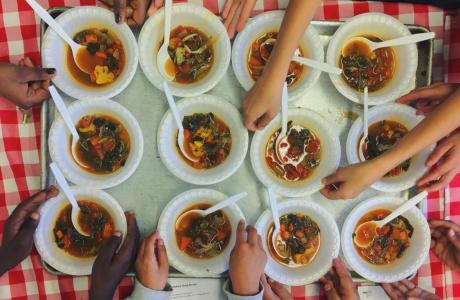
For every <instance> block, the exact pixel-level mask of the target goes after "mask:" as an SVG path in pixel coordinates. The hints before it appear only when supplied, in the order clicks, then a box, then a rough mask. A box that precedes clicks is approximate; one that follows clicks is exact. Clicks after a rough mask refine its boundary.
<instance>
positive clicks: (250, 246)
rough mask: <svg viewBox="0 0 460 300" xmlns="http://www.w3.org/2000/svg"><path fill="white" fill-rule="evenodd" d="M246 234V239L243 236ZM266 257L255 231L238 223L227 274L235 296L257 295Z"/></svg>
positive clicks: (242, 223) (242, 222)
mask: <svg viewBox="0 0 460 300" xmlns="http://www.w3.org/2000/svg"><path fill="white" fill-rule="evenodd" d="M245 233H246V234H247V237H246V236H245ZM266 263H267V255H266V254H265V251H264V249H263V247H262V239H261V237H260V235H259V234H258V233H257V230H256V229H255V228H254V227H252V226H250V225H248V226H247V227H246V229H245V224H244V221H243V220H241V221H240V222H239V223H238V228H237V230H236V243H235V247H234V248H233V250H232V252H231V254H230V263H229V273H230V281H231V283H232V291H233V293H234V294H236V295H240V296H250V295H256V294H257V293H259V283H260V278H261V276H262V275H263V274H264V268H265V264H266Z"/></svg>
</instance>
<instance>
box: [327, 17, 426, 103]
mask: <svg viewBox="0 0 460 300" xmlns="http://www.w3.org/2000/svg"><path fill="white" fill-rule="evenodd" d="M368 34H371V35H375V36H377V37H379V38H381V39H382V40H389V39H393V38H397V37H401V36H406V35H410V34H411V33H410V31H409V30H408V29H407V27H406V26H405V25H404V24H402V23H401V22H400V21H399V20H397V19H395V18H393V17H391V16H389V15H386V14H381V13H366V14H361V15H358V16H355V17H353V18H350V19H349V20H348V21H347V22H346V23H345V24H343V25H342V26H340V28H339V29H338V30H337V31H336V32H335V34H334V35H333V36H332V39H331V41H330V43H329V46H328V48H327V55H326V61H327V63H328V64H331V65H335V66H338V67H340V62H339V59H340V52H341V50H342V48H343V46H344V45H345V44H346V42H347V41H348V40H349V39H350V38H352V37H355V36H361V35H368ZM393 51H394V53H395V56H396V69H395V72H394V75H393V78H392V79H391V80H390V81H389V82H387V83H386V84H385V86H384V87H383V88H381V89H379V90H377V91H374V92H370V93H369V104H370V105H377V104H382V103H386V102H390V101H394V100H395V99H397V98H399V97H400V96H402V95H404V94H406V93H407V92H409V91H410V90H412V88H413V86H414V84H415V72H416V71H417V65H418V52H417V46H416V45H415V44H411V45H405V46H399V47H393ZM329 77H330V78H331V80H332V83H333V84H334V86H335V87H336V89H337V90H338V91H339V92H340V93H341V94H342V95H343V96H345V97H346V98H348V99H350V100H351V101H353V102H356V103H361V98H362V96H361V95H362V93H360V92H358V91H356V90H355V89H353V88H352V87H350V86H349V85H348V84H347V83H346V82H345V80H344V79H343V78H342V75H334V74H329Z"/></svg>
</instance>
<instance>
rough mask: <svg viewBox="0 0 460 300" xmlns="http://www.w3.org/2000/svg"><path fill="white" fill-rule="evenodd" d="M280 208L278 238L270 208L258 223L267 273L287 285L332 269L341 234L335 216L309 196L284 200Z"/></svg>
mask: <svg viewBox="0 0 460 300" xmlns="http://www.w3.org/2000/svg"><path fill="white" fill-rule="evenodd" d="M278 210H279V218H280V231H279V232H278V233H275V237H273V234H274V222H273V217H272V215H271V212H270V211H269V210H266V211H265V212H264V213H263V214H262V215H261V216H260V217H259V219H258V220H257V223H256V225H255V227H256V229H257V232H258V233H259V234H260V235H261V237H262V245H263V247H264V250H265V252H266V253H267V257H268V262H267V265H266V267H265V273H266V274H267V275H268V276H269V277H270V278H273V279H274V280H276V281H278V282H281V283H283V284H286V285H296V286H297V285H305V284H309V283H312V282H314V281H316V280H318V279H319V278H320V277H321V276H323V275H324V274H325V273H327V271H328V270H329V269H330V267H331V265H332V259H333V258H335V257H337V255H338V253H339V250H340V233H339V229H338V227H337V224H336V223H335V221H334V217H333V216H332V215H331V214H330V213H329V212H327V211H326V210H325V209H324V208H322V207H321V206H319V205H317V204H315V203H313V202H311V201H307V200H306V199H296V200H293V199H292V200H285V201H282V202H280V203H279V204H278Z"/></svg>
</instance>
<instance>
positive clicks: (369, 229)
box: [353, 191, 428, 248]
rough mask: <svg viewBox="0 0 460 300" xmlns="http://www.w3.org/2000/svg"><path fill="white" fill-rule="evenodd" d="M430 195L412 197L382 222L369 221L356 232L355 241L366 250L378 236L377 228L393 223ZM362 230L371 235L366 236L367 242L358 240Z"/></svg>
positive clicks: (423, 194) (422, 193)
mask: <svg viewBox="0 0 460 300" xmlns="http://www.w3.org/2000/svg"><path fill="white" fill-rule="evenodd" d="M427 195H428V193H427V192H426V191H424V192H421V193H420V194H418V195H416V196H414V197H412V198H411V199H409V200H407V201H406V202H405V203H404V204H403V205H401V206H400V207H398V208H397V209H395V210H394V211H393V212H392V213H391V214H389V215H388V216H386V217H385V218H384V219H383V220H380V221H367V222H364V223H362V224H360V225H359V226H358V227H357V228H356V230H355V232H354V237H353V241H354V243H355V244H356V245H357V246H358V247H362V248H366V247H368V246H369V245H370V244H371V243H372V241H373V240H374V238H375V236H376V235H377V232H376V229H377V228H382V227H383V226H385V225H386V224H388V223H389V222H391V221H393V220H394V219H396V218H397V217H399V216H400V215H402V214H403V213H405V212H406V211H408V210H409V209H411V208H412V207H413V206H415V205H417V204H418V203H419V202H420V201H422V200H423V199H425V198H426V196H427ZM361 230H366V233H369V235H367V234H366V240H365V241H359V239H358V238H357V237H358V236H359V234H358V233H359V232H360V231H361Z"/></svg>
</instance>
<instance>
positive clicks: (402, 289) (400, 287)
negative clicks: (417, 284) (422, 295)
mask: <svg viewBox="0 0 460 300" xmlns="http://www.w3.org/2000/svg"><path fill="white" fill-rule="evenodd" d="M393 287H394V288H395V289H396V290H398V291H400V292H401V294H405V293H407V291H408V290H409V289H408V288H407V287H406V286H405V285H403V284H401V282H394V283H393Z"/></svg>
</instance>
